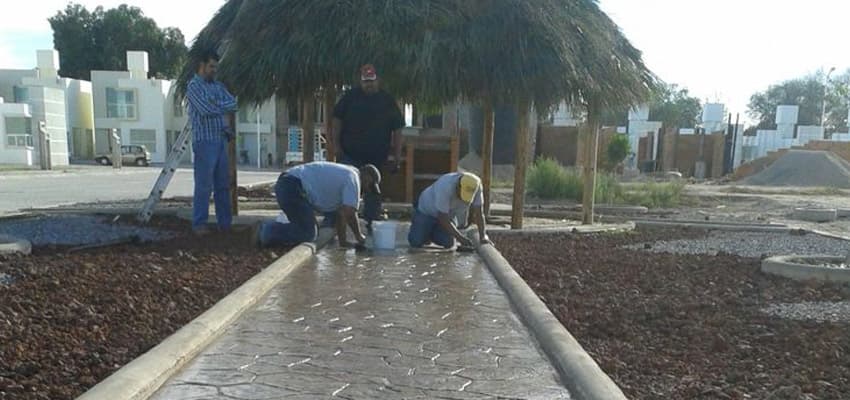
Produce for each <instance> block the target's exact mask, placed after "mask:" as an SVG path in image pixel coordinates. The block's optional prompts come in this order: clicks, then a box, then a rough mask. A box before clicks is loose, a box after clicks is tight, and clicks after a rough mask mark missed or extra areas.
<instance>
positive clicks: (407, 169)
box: [404, 143, 416, 203]
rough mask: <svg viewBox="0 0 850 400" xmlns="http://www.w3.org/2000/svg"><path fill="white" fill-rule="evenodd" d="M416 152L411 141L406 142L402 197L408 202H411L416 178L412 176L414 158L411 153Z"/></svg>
mask: <svg viewBox="0 0 850 400" xmlns="http://www.w3.org/2000/svg"><path fill="white" fill-rule="evenodd" d="M415 152H416V147H415V146H414V145H413V143H407V145H406V146H405V157H404V199H405V201H406V202H408V203H413V184H414V183H415V182H416V180H415V179H414V178H413V173H414V171H415V170H414V169H413V166H414V164H415V162H416V161H415V160H414V159H413V155H414V154H415Z"/></svg>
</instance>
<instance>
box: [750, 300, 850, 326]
mask: <svg viewBox="0 0 850 400" xmlns="http://www.w3.org/2000/svg"><path fill="white" fill-rule="evenodd" d="M762 311H764V312H765V313H767V314H770V315H775V316H777V317H780V318H788V319H794V320H799V321H805V320H812V321H817V322H850V302H848V301H839V302H806V303H780V304H771V305H770V306H768V307H765V308H763V309H762Z"/></svg>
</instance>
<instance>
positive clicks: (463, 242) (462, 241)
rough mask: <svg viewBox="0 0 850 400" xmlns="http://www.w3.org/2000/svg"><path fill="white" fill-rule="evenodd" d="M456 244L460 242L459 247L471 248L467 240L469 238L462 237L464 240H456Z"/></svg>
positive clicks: (469, 241)
mask: <svg viewBox="0 0 850 400" xmlns="http://www.w3.org/2000/svg"><path fill="white" fill-rule="evenodd" d="M458 242H460V245H461V246H464V247H473V244H472V241H471V240H469V238H467V237H464V238H461V239H458Z"/></svg>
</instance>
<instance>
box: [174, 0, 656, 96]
mask: <svg viewBox="0 0 850 400" xmlns="http://www.w3.org/2000/svg"><path fill="white" fill-rule="evenodd" d="M206 48H217V49H218V50H219V51H220V53H221V54H222V56H223V59H222V63H221V67H220V77H221V79H222V80H223V81H225V82H226V83H228V84H229V86H230V87H231V88H232V90H233V92H234V94H236V95H237V96H238V97H239V98H240V101H241V102H250V103H259V102H262V101H265V100H267V99H268V98H269V97H271V96H272V95H275V94H276V95H278V96H281V97H283V98H286V99H297V98H301V97H302V96H304V95H305V94H309V93H312V92H315V91H316V90H317V89H319V88H321V87H329V86H335V87H339V86H341V85H344V84H348V83H351V82H354V80H355V78H356V71H357V67H358V66H359V65H361V64H363V63H367V62H368V63H373V64H375V65H377V66H378V68H379V73H380V74H381V76H382V79H383V81H384V85H385V86H386V87H387V88H388V89H389V90H390V91H391V92H392V93H394V94H395V95H396V96H398V97H400V98H405V99H411V100H416V101H423V102H432V103H433V102H447V101H452V100H455V99H457V98H458V97H462V98H466V99H468V100H472V101H482V100H486V101H492V102H494V103H502V104H516V105H520V104H530V103H532V102H533V103H535V104H536V105H537V107H538V108H545V107H548V106H551V105H554V104H557V103H558V102H560V101H561V100H566V101H567V102H568V103H570V104H573V105H590V104H593V105H595V106H594V107H613V106H616V105H635V104H637V103H639V102H641V101H643V100H644V99H646V98H647V97H648V95H649V93H650V91H651V89H652V88H653V87H654V86H655V82H656V79H655V77H654V75H653V74H652V73H651V72H650V71H649V70H648V69H647V68H646V66H645V65H644V64H643V61H642V60H641V54H640V52H639V51H638V50H637V49H635V48H634V47H633V46H632V45H631V44H630V43H629V42H628V40H627V39H626V38H625V37H624V36H623V35H622V33H621V32H620V30H619V29H618V28H617V26H616V25H615V24H614V23H613V22H612V21H611V20H610V19H609V18H608V17H607V16H606V15H605V14H604V13H603V12H602V11H601V10H600V9H599V7H598V5H597V4H596V1H594V0H429V1H423V0H250V1H245V0H229V1H228V2H227V3H226V4H225V5H224V6H223V7H222V8H221V9H220V10H219V12H218V13H217V14H216V15H215V17H214V18H213V19H212V20H211V21H210V22H209V24H208V25H207V26H206V28H205V29H204V30H203V31H201V33H200V34H199V36H198V38H197V39H196V41H195V43H194V44H193V46H192V49H191V51H190V56H193V55H196V54H198V53H199V52H200V51H202V50H203V49H206ZM193 69H194V68H193V66H188V67H187V68H186V70H185V71H184V74H183V75H182V76H181V79H180V84H179V85H178V89H179V90H185V89H184V88H185V84H186V82H187V81H188V79H189V78H191V76H192V74H193V72H194V71H193Z"/></svg>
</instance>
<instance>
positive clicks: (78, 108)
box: [0, 50, 94, 166]
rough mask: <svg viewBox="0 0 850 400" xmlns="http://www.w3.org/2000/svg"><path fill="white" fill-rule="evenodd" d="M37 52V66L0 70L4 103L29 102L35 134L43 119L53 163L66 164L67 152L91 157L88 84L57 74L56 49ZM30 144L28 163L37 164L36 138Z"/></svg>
mask: <svg viewBox="0 0 850 400" xmlns="http://www.w3.org/2000/svg"><path fill="white" fill-rule="evenodd" d="M36 54H37V67H36V68H34V69H29V70H0V97H3V98H4V99H6V103H7V104H8V103H18V104H27V105H28V106H29V107H28V112H29V114H30V118H31V124H32V126H31V128H30V130H31V131H32V132H33V134H36V135H37V134H38V126H39V123H41V122H44V123H45V126H46V131H47V133H48V134H49V138H50V153H51V154H50V159H51V163H52V165H53V166H62V165H68V162H69V155H70V154H74V155H75V156H76V157H77V158H88V159H90V158H93V146H94V143H93V135H92V133H93V129H94V117H93V113H92V101H91V85H90V84H89V83H88V82H86V81H80V80H76V79H68V78H60V77H59V75H58V71H59V53H57V52H56V51H55V50H38V51H37V53H36ZM7 143H8V142H7ZM33 144H36V146H34V149H33V151H34V154H35V155H36V157H35V158H33V160H32V161H31V163H28V164H27V165H35V164H38V162H37V161H36V160H38V159H39V157H40V156H39V155H38V151H39V150H38V146H37V138H35V139H34V141H33ZM12 158H13V159H17V160H20V159H21V158H20V157H12ZM33 163H35V164H33Z"/></svg>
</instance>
